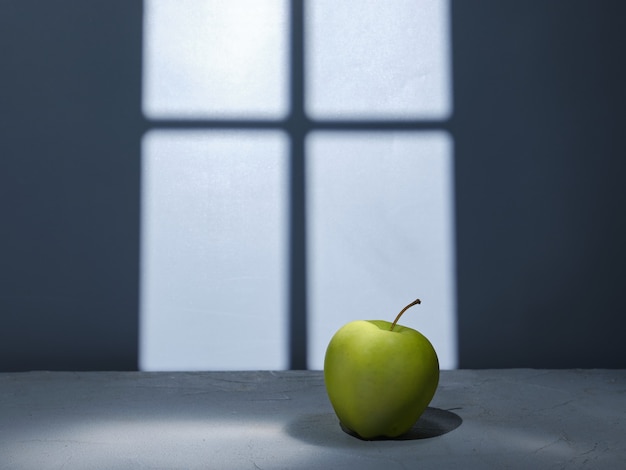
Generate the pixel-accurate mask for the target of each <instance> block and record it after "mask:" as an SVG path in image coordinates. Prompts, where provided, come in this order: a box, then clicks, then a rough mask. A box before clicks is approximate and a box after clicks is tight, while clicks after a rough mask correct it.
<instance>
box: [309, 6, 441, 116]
mask: <svg viewBox="0 0 626 470" xmlns="http://www.w3.org/2000/svg"><path fill="white" fill-rule="evenodd" d="M449 23H450V20H449V2H448V1H446V0H385V1H379V0H342V1H340V2H337V1H335V0H314V1H309V2H306V55H305V57H306V72H307V81H306V85H307V88H306V91H307V96H306V110H307V112H308V113H309V115H311V116H312V117H313V118H316V119H446V118H448V117H449V116H450V114H451V112H452V97H451V73H450V38H449Z"/></svg>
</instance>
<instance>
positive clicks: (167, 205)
mask: <svg viewBox="0 0 626 470" xmlns="http://www.w3.org/2000/svg"><path fill="white" fill-rule="evenodd" d="M142 151H143V168H142V227H141V233H142V237H141V312H140V321H141V325H140V367H141V369H142V370H217V369H229V370H238V369H248V370H250V369H258V370H268V369H274V370H276V369H285V368H286V367H287V349H286V348H287V340H286V325H285V324H286V318H287V315H286V305H285V303H286V301H285V299H286V298H287V289H288V287H287V286H288V284H287V275H286V266H287V252H286V250H287V248H286V247H287V245H288V244H287V240H286V234H287V220H286V205H287V201H288V197H287V185H286V167H287V159H288V140H287V139H286V138H285V136H284V134H282V133H281V132H279V131H256V132H255V131H190V130H187V131H151V132H149V133H148V134H147V135H146V136H145V137H144V140H143V149H142Z"/></svg>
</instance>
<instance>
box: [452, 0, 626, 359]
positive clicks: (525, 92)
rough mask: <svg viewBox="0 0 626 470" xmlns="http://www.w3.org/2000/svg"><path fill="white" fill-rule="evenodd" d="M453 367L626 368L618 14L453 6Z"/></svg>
mask: <svg viewBox="0 0 626 470" xmlns="http://www.w3.org/2000/svg"><path fill="white" fill-rule="evenodd" d="M453 5H454V17H453V22H454V29H453V34H454V38H453V42H454V46H453V51H454V69H455V70H454V77H455V108H456V111H455V117H454V124H453V128H454V136H455V139H456V145H457V150H456V159H457V160H456V169H457V186H456V187H457V223H458V233H457V238H458V265H459V269H458V273H459V279H458V292H459V334H460V364H461V366H462V367H510V366H531V367H626V343H625V342H624V340H623V331H624V311H625V308H624V300H623V297H622V289H624V286H625V285H626V276H625V274H624V272H625V271H624V269H625V262H626V256H625V255H626V247H625V244H624V241H625V240H626V225H625V204H624V202H625V200H624V198H625V195H626V192H625V191H624V176H625V174H626V160H625V158H626V145H625V141H624V129H626V117H625V114H624V110H625V107H626V106H625V105H626V100H625V88H624V85H625V84H626V73H625V68H624V46H625V43H626V41H625V38H624V35H625V34H626V8H625V5H626V3H624V2H619V1H606V0H605V1H593V0H575V1H565V0H563V1H561V0H559V1H555V0H533V1H526V0H518V1H511V0H509V1H501V0H490V1H463V0H458V1H454V3H453Z"/></svg>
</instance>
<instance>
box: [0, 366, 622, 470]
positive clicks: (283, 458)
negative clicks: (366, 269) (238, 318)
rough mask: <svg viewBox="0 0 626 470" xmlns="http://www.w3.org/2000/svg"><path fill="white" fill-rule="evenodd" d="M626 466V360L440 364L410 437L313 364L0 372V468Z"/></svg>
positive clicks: (533, 467)
mask: <svg viewBox="0 0 626 470" xmlns="http://www.w3.org/2000/svg"><path fill="white" fill-rule="evenodd" d="M134 468H138V469H213V468H214V469H263V470H270V469H298V468H306V469H316V468H323V469H343V468H350V469H380V468H383V469H385V470H393V469H409V468H420V469H429V468H441V469H447V468H462V469H473V468H486V469H492V468H497V469H500V468H520V469H521V468H523V469H543V468H568V469H569V468H598V469H620V468H626V371H625V370H531V369H510V370H481V371H476V370H455V371H442V374H441V380H440V385H439V388H438V390H437V393H436V395H435V398H434V399H433V401H432V403H431V406H430V408H429V409H428V410H427V411H426V412H425V413H424V415H423V417H422V418H421V419H420V420H419V421H418V423H417V424H416V426H415V427H414V428H413V429H412V430H411V432H410V433H409V434H408V435H407V436H405V438H404V439H399V440H379V441H363V440H359V439H357V438H355V437H353V436H350V435H348V434H347V433H345V432H344V431H343V430H342V429H341V427H340V426H339V423H338V420H337V418H336V417H335V415H334V413H333V410H332V408H331V405H330V403H329V401H328V398H327V396H326V391H325V388H324V380H323V376H322V373H321V372H319V371H284V372H269V371H266V372H190V373H183V372H175V373H154V372H24V373H0V469H29V470H30V469H33V470H44V469H134Z"/></svg>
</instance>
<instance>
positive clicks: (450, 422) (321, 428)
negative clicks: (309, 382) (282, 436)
mask: <svg viewBox="0 0 626 470" xmlns="http://www.w3.org/2000/svg"><path fill="white" fill-rule="evenodd" d="M462 423H463V419H462V418H461V417H460V416H459V415H457V414H456V413H453V412H452V411H449V410H442V409H440V408H433V407H428V408H427V409H426V410H425V411H424V413H422V416H421V417H420V419H418V420H417V422H416V423H415V424H414V425H413V427H412V428H411V429H410V430H409V431H408V432H407V433H405V434H403V435H401V436H398V437H394V438H388V437H379V438H374V439H363V438H361V437H359V436H358V435H357V434H355V433H354V432H352V431H350V430H349V429H347V428H345V427H344V426H343V425H342V424H341V423H340V422H339V420H338V419H337V416H336V415H335V414H334V413H325V414H315V415H311V414H309V415H303V416H300V417H298V419H296V420H294V421H292V422H290V423H288V424H287V426H286V427H285V431H286V432H287V434H289V435H290V436H292V437H294V438H296V439H299V440H302V441H305V442H307V443H309V444H315V445H320V446H341V445H342V441H341V440H339V439H337V438H338V435H349V436H351V437H354V438H355V439H358V440H360V441H414V440H420V439H430V438H433V437H437V436H442V435H444V434H447V433H449V432H451V431H454V430H455V429H456V428H458V427H459V426H460V425H461V424H462ZM339 430H343V433H341V432H338V431H339ZM344 433H345V434H344ZM343 443H345V441H343Z"/></svg>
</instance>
